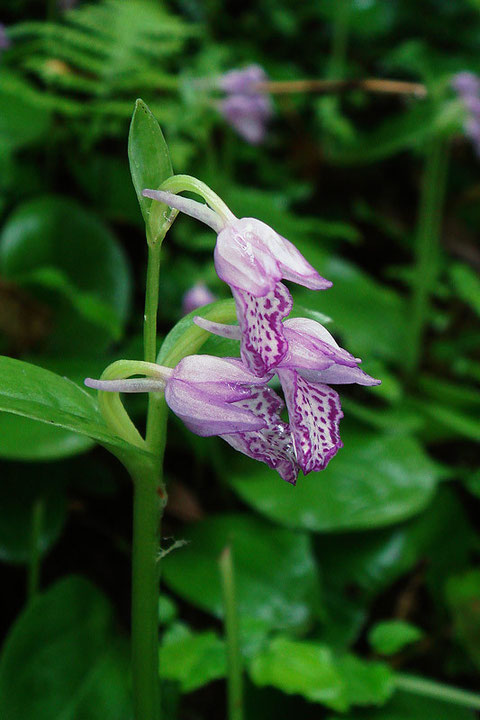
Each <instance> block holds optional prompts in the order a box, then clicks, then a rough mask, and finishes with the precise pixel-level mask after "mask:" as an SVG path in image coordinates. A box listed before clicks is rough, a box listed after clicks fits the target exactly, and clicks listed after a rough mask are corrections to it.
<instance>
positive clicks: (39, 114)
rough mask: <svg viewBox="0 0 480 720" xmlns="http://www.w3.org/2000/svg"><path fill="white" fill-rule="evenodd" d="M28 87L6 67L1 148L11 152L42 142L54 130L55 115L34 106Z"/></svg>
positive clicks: (0, 102)
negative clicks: (51, 124) (50, 130)
mask: <svg viewBox="0 0 480 720" xmlns="http://www.w3.org/2000/svg"><path fill="white" fill-rule="evenodd" d="M25 87H28V86H26V84H25V83H23V81H22V80H20V79H19V78H17V77H15V76H14V75H11V74H9V73H8V72H7V71H6V69H5V68H4V67H2V83H1V86H0V138H1V139H0V148H1V149H2V151H3V152H11V151H12V150H16V149H18V148H21V147H24V146H25V145H30V144H32V143H34V142H38V140H39V139H41V138H42V137H44V136H45V135H46V134H47V132H48V128H49V126H50V115H51V113H50V112H49V111H48V110H47V109H46V108H45V107H39V106H38V105H36V104H34V103H32V99H31V96H30V94H29V93H28V92H25Z"/></svg>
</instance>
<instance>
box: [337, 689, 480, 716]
mask: <svg viewBox="0 0 480 720" xmlns="http://www.w3.org/2000/svg"><path fill="white" fill-rule="evenodd" d="M475 718H476V713H474V712H473V711H472V710H468V709H466V708H462V707H459V706H458V705H455V704H454V703H449V702H443V701H441V700H433V699H430V698H423V697H420V696H419V695H413V694H410V693H406V692H400V691H398V692H396V693H395V695H394V696H393V698H392V699H391V700H390V702H388V703H387V704H386V705H385V706H384V707H382V708H369V709H368V710H358V711H357V712H355V713H352V714H350V713H349V714H348V715H335V718H333V717H332V716H329V718H328V720H475Z"/></svg>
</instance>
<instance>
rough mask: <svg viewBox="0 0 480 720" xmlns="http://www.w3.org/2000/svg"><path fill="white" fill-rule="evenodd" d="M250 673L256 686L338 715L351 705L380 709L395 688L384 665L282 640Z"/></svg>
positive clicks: (259, 657)
mask: <svg viewBox="0 0 480 720" xmlns="http://www.w3.org/2000/svg"><path fill="white" fill-rule="evenodd" d="M250 672H251V675H252V679H253V680H254V682H255V683H257V684H258V685H273V686H274V687H278V688H280V689H281V690H283V692H287V693H298V694H300V695H304V696H305V697H306V698H307V699H308V700H311V701H313V702H319V703H322V704H323V705H326V706H327V707H330V708H332V709H334V710H341V711H345V710H348V709H349V708H350V707H351V705H383V703H384V702H385V701H386V700H387V699H388V698H389V697H390V696H391V694H392V692H393V687H394V686H393V678H392V673H391V670H390V669H389V667H388V666H387V665H383V664H381V663H366V662H364V661H361V660H359V659H358V658H355V657H354V656H353V655H345V656H344V657H340V658H335V657H334V656H333V654H332V652H331V650H330V649H329V648H328V647H327V646H325V645H320V644H317V643H313V642H298V641H294V640H290V639H288V638H284V637H281V636H278V637H276V638H275V639H274V640H273V641H272V642H271V643H270V644H269V646H268V647H267V648H266V649H265V651H264V652H263V653H262V654H259V655H258V656H257V657H256V658H255V659H254V661H253V663H252V665H251V668H250Z"/></svg>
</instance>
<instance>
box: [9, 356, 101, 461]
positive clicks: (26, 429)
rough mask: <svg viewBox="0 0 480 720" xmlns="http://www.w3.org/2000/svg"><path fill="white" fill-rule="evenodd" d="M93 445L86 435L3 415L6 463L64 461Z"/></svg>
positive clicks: (14, 416) (23, 418) (35, 421)
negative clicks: (17, 461)
mask: <svg viewBox="0 0 480 720" xmlns="http://www.w3.org/2000/svg"><path fill="white" fill-rule="evenodd" d="M0 363H1V360H0ZM0 394H1V389H0ZM0 403H1V399H0ZM3 409H5V408H3ZM20 438H21V442H20V441H19V439H20ZM93 445H94V442H93V440H92V439H91V438H90V437H88V436H86V435H79V434H78V433H76V432H69V431H68V430H62V429H61V428H60V427H52V426H51V425H49V424H45V423H44V422H37V420H31V419H30V418H29V417H24V416H23V417H22V415H12V414H11V413H8V412H4V413H0V457H2V458H5V459H6V460H60V459H62V458H67V457H71V456H72V455H78V454H79V453H83V452H86V451H87V450H89V449H90V448H92V447H93Z"/></svg>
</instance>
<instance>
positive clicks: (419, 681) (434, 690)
mask: <svg viewBox="0 0 480 720" xmlns="http://www.w3.org/2000/svg"><path fill="white" fill-rule="evenodd" d="M395 684H396V686H397V688H398V689H399V690H405V692H410V693H414V694H415V695H423V696H424V697H428V698H434V699H435V700H445V702H451V703H454V704H455V705H462V706H463V707H468V708H472V709H475V710H480V695H477V694H476V693H472V692H468V691H467V690H460V689H459V688H455V687H449V686H448V685H444V684H443V683H438V682H434V681H433V680H425V678H421V677H416V676H415V675H403V673H399V674H397V675H396V676H395Z"/></svg>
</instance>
